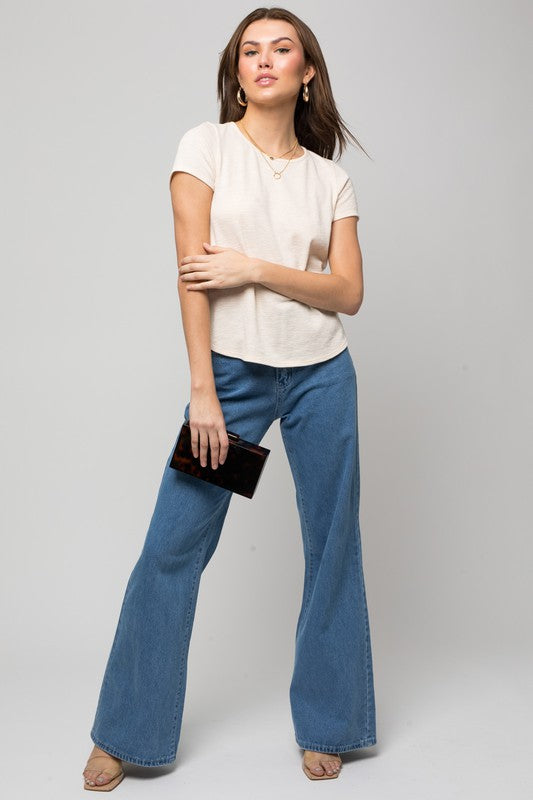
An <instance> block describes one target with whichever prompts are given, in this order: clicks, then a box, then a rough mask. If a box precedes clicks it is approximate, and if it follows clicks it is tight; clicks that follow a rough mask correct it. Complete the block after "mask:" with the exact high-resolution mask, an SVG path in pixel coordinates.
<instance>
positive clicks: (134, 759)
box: [90, 731, 176, 767]
mask: <svg viewBox="0 0 533 800" xmlns="http://www.w3.org/2000/svg"><path fill="white" fill-rule="evenodd" d="M90 736H91V739H92V740H93V742H94V744H96V745H98V747H100V748H101V749H102V750H105V751H106V753H109V754H110V755H112V756H115V758H120V759H121V761H128V762H129V763H130V764H137V765H138V766H140V767H161V766H164V765H165V764H171V763H172V762H173V761H175V760H176V756H163V757H162V758H139V757H138V756H132V755H131V754H130V753H124V752H123V751H122V750H119V749H117V748H116V747H113V745H110V744H107V742H104V741H103V739H99V738H98V737H96V736H95V735H94V733H93V732H92V731H91V733H90Z"/></svg>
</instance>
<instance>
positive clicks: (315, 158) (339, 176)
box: [307, 150, 350, 185]
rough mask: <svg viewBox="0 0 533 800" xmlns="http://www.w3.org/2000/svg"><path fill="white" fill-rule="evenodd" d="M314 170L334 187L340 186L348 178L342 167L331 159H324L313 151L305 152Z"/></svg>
mask: <svg viewBox="0 0 533 800" xmlns="http://www.w3.org/2000/svg"><path fill="white" fill-rule="evenodd" d="M307 152H308V154H309V156H310V157H311V160H312V162H313V164H314V165H315V168H316V169H317V171H318V172H319V173H320V174H321V175H322V177H324V178H329V179H330V180H331V181H332V182H333V183H334V184H335V185H342V184H343V183H345V182H346V181H347V179H348V178H349V177H350V176H349V174H348V173H347V172H346V170H345V169H344V167H342V166H341V165H340V164H339V163H338V162H337V161H333V159H331V158H325V156H321V155H319V154H318V153H315V151H314V150H308V151H307Z"/></svg>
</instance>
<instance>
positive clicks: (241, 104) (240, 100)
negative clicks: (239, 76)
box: [237, 86, 248, 106]
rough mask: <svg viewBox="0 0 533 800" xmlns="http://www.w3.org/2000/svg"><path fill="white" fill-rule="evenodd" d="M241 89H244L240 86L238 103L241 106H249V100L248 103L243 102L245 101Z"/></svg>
mask: <svg viewBox="0 0 533 800" xmlns="http://www.w3.org/2000/svg"><path fill="white" fill-rule="evenodd" d="M241 89H242V86H239V90H238V92H237V102H238V104H239V105H240V106H247V105H248V100H247V101H246V102H243V100H242V99H241Z"/></svg>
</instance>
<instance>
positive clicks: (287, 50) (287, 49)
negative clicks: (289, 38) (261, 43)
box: [244, 47, 290, 56]
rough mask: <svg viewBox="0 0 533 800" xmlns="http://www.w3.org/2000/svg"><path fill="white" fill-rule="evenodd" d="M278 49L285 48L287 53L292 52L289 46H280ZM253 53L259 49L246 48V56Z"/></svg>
mask: <svg viewBox="0 0 533 800" xmlns="http://www.w3.org/2000/svg"><path fill="white" fill-rule="evenodd" d="M278 50H283V51H284V52H285V53H290V48H289V47H278ZM276 52H277V51H276ZM251 53H257V50H246V52H245V53H244V55H245V56H249V55H250V54H251Z"/></svg>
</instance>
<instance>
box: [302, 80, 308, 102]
mask: <svg viewBox="0 0 533 800" xmlns="http://www.w3.org/2000/svg"><path fill="white" fill-rule="evenodd" d="M302 98H303V100H304V102H305V103H308V102H309V87H308V85H307V84H306V83H304V88H303V92H302Z"/></svg>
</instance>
